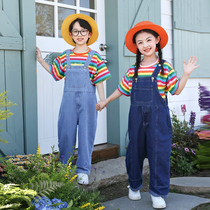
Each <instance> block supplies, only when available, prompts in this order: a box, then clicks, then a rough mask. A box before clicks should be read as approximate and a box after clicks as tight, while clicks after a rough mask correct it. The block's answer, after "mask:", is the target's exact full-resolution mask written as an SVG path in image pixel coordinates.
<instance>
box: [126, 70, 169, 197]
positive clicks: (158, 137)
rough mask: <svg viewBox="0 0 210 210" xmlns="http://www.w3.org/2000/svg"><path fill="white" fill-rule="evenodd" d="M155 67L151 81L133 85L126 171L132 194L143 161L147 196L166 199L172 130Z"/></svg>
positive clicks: (144, 79) (138, 184) (138, 185)
mask: <svg viewBox="0 0 210 210" xmlns="http://www.w3.org/2000/svg"><path fill="white" fill-rule="evenodd" d="M160 70H161V69H160V66H157V67H156V69H155V70H154V72H153V75H152V76H151V77H138V78H137V80H136V81H135V80H134V81H133V85H132V91H131V106H130V113H129V125H128V126H129V128H128V130H129V145H128V149H127V154H126V168H127V173H128V177H129V184H130V187H131V189H132V190H133V191H137V190H139V189H141V187H142V169H143V161H144V159H145V157H146V156H147V157H148V160H149V167H150V186H149V192H150V194H152V195H153V196H162V197H167V195H168V192H169V186H170V154H171V141H172V126H171V120H170V114H169V109H168V103H167V100H166V101H164V100H163V98H162V97H161V96H160V94H159V91H158V88H157V79H156V78H157V75H158V73H159V71H160Z"/></svg>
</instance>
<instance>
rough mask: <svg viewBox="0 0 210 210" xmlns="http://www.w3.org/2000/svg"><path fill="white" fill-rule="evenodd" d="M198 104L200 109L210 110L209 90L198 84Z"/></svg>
mask: <svg viewBox="0 0 210 210" xmlns="http://www.w3.org/2000/svg"><path fill="white" fill-rule="evenodd" d="M198 104H199V106H200V110H201V111H210V91H208V90H207V88H206V87H205V86H202V85H199V99H198Z"/></svg>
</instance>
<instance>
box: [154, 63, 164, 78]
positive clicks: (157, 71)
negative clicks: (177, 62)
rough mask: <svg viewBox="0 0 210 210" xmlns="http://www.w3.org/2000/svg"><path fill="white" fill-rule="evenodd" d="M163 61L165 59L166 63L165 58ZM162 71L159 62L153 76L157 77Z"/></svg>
mask: <svg viewBox="0 0 210 210" xmlns="http://www.w3.org/2000/svg"><path fill="white" fill-rule="evenodd" d="M162 61H163V64H164V63H165V60H162ZM160 71H161V64H160V63H159V64H158V65H157V67H156V68H155V70H154V71H153V73H152V77H155V78H156V77H157V75H158V74H159V72H160Z"/></svg>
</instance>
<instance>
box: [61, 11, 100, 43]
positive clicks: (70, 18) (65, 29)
mask: <svg viewBox="0 0 210 210" xmlns="http://www.w3.org/2000/svg"><path fill="white" fill-rule="evenodd" d="M77 18H80V19H83V20H86V21H87V22H88V23H89V24H90V26H91V28H92V36H91V37H90V38H89V40H88V43H87V45H91V44H93V43H94V42H95V41H96V40H97V39H98V26H97V24H96V22H95V20H94V19H93V18H91V17H90V16H88V15H84V14H72V15H69V16H68V17H66V18H65V20H64V21H63V24H62V26H61V34H62V37H63V39H64V40H65V41H66V42H67V43H68V44H70V45H72V46H76V44H75V43H74V41H73V39H72V37H71V36H70V35H69V26H70V24H71V23H72V22H73V21H74V20H75V19H77Z"/></svg>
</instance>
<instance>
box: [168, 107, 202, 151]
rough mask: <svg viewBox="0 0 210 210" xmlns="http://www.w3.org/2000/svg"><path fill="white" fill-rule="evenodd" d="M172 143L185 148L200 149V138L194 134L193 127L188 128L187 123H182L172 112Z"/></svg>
mask: <svg viewBox="0 0 210 210" xmlns="http://www.w3.org/2000/svg"><path fill="white" fill-rule="evenodd" d="M171 121H172V130H173V132H172V143H175V144H177V145H179V146H180V147H182V148H184V147H187V148H194V149H197V148H198V142H199V138H198V136H197V135H195V134H194V130H193V129H192V127H188V125H189V123H188V122H187V121H185V120H184V121H181V120H179V119H178V118H177V115H175V113H174V112H173V111H172V116H171Z"/></svg>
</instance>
